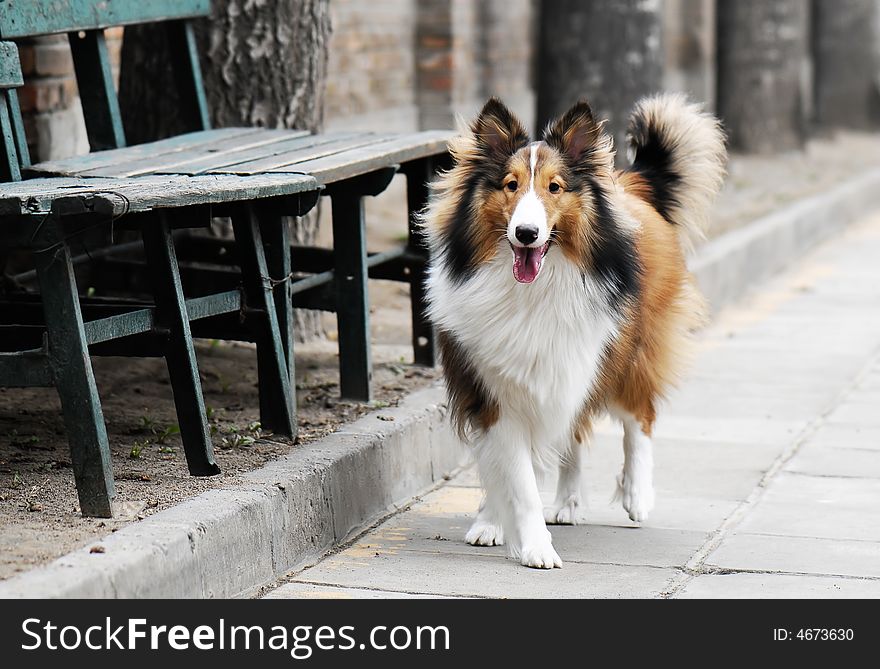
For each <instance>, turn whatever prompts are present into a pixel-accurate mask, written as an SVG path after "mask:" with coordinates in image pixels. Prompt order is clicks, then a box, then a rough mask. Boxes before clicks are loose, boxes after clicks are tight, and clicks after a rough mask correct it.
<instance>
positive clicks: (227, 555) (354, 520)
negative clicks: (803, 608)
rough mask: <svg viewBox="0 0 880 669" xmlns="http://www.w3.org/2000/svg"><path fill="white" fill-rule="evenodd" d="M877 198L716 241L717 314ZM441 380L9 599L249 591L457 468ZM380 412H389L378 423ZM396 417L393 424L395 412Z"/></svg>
mask: <svg viewBox="0 0 880 669" xmlns="http://www.w3.org/2000/svg"><path fill="white" fill-rule="evenodd" d="M878 206H880V169H878V170H873V171H871V172H868V173H866V174H864V175H861V176H860V177H858V178H856V179H853V180H851V181H848V182H846V183H844V184H841V185H839V186H837V187H835V188H833V189H831V190H829V191H826V192H825V193H821V194H819V195H815V196H812V197H809V198H806V199H804V200H800V201H798V202H795V203H794V204H791V205H788V206H786V207H784V208H782V209H781V210H779V211H777V212H774V213H773V214H771V215H769V216H766V217H764V218H761V219H759V220H757V221H755V222H753V223H751V224H750V225H748V226H747V227H745V228H741V229H739V230H735V231H733V232H731V233H729V234H727V235H724V236H723V237H720V238H718V239H716V240H713V241H712V242H710V243H708V244H706V245H705V246H704V247H702V248H701V249H700V252H699V253H698V255H697V256H695V258H694V259H693V261H692V262H691V269H692V271H693V272H694V273H695V275H696V277H697V281H698V283H699V285H700V287H701V289H702V290H703V292H704V293H705V295H706V297H707V298H708V299H709V301H710V302H711V304H712V308H713V311H717V310H718V309H720V308H721V307H723V306H725V305H727V304H730V303H731V302H733V301H734V300H736V299H737V298H738V297H740V296H741V295H742V294H743V293H745V292H746V290H747V289H748V288H749V287H750V286H752V285H753V284H755V283H756V282H758V281H760V280H762V279H764V278H767V277H768V276H770V275H772V274H774V273H776V272H778V271H780V270H781V269H783V268H784V267H785V266H786V265H787V264H788V263H790V262H792V261H793V260H796V259H797V258H799V257H800V256H802V255H803V254H804V253H805V252H806V251H807V250H809V249H810V248H811V247H813V246H815V245H816V244H818V243H819V242H820V241H822V240H823V239H826V238H828V237H830V236H831V235H833V234H834V233H835V232H838V231H840V230H841V229H843V228H844V227H845V226H846V225H848V224H849V223H851V222H853V221H854V220H855V219H856V218H858V217H859V216H860V215H861V214H863V213H864V212H866V211H868V210H870V209H872V208H875V207H878ZM443 401H444V393H443V389H442V388H441V387H437V386H435V387H431V388H427V389H425V390H422V391H419V392H417V393H414V394H413V395H411V396H410V397H408V398H406V399H405V400H404V401H403V402H401V404H400V406H399V407H395V408H388V409H382V410H381V411H379V412H375V413H372V414H370V415H368V416H365V417H363V418H361V419H360V420H358V421H357V422H355V423H353V424H352V425H350V426H347V427H346V428H345V429H344V430H343V431H341V432H337V433H335V434H332V435H330V436H329V437H327V438H325V439H322V440H321V441H319V442H316V443H314V444H309V445H307V446H304V447H301V448H297V449H296V450H295V451H294V452H293V453H291V454H289V455H287V456H285V457H283V458H280V459H279V460H277V461H275V462H272V463H270V464H268V465H266V466H265V467H263V468H262V469H259V470H256V471H254V472H251V473H249V474H247V475H245V476H244V480H245V483H244V484H243V485H241V486H238V487H236V488H234V489H219V490H211V491H209V492H206V493H203V494H201V495H199V496H198V497H195V498H193V499H191V500H189V501H187V502H184V503H182V504H179V505H177V506H175V507H173V508H171V509H167V510H166V511H163V512H161V513H158V514H156V515H155V516H151V517H150V518H147V519H146V520H144V521H141V522H139V523H134V524H132V525H129V526H128V527H125V528H123V529H122V530H120V531H119V532H116V533H115V534H112V535H110V536H109V537H106V538H105V539H103V540H102V541H101V542H100V543H101V545H102V546H104V548H105V552H104V553H89V550H88V548H84V549H82V550H78V551H74V552H72V553H70V554H68V555H65V556H64V557H61V558H59V559H58V560H56V561H54V562H52V563H51V564H49V565H46V566H43V567H38V568H36V569H33V570H31V571H29V572H25V573H24V574H21V575H18V576H16V577H14V578H11V579H9V580H7V581H3V582H0V597H2V598H11V597H191V598H192V597H240V596H247V595H250V594H252V593H254V592H255V591H256V590H257V589H258V588H259V587H260V586H262V585H264V584H267V583H269V582H271V581H273V580H275V579H276V578H278V577H279V576H281V575H283V574H285V573H286V572H288V571H291V570H293V569H296V568H297V567H300V566H305V565H306V564H309V563H311V562H314V561H316V560H318V559H319V558H320V557H321V556H322V555H323V554H325V553H326V552H327V551H328V550H330V549H332V548H333V547H334V546H337V545H339V544H340V543H342V542H344V541H345V540H346V539H348V538H349V537H351V536H352V535H353V534H354V533H355V532H357V531H358V530H360V529H362V528H364V527H365V526H367V525H368V524H370V523H371V522H373V521H375V520H376V519H377V518H379V517H381V516H382V515H384V514H385V513H387V512H388V511H389V510H392V509H394V508H395V506H397V505H400V504H403V503H405V502H407V501H408V500H410V499H411V498H412V497H413V496H415V495H417V494H419V493H420V492H422V491H423V490H425V489H427V488H428V487H430V486H432V485H433V484H435V483H437V482H438V481H440V480H441V479H442V478H444V476H445V475H447V474H449V473H451V472H452V471H454V470H455V469H456V468H458V467H459V466H460V465H461V463H462V462H463V461H464V458H465V455H466V454H465V451H464V449H463V447H462V446H461V444H460V442H459V441H458V439H457V437H456V436H455V435H454V434H453V432H452V431H451V430H450V429H449V427H448V425H447V424H446V423H445V421H444V414H445V411H444V408H443ZM379 416H382V417H383V418H385V419H386V420H382V419H380V418H379ZM389 417H393V419H394V420H393V421H390V420H387V418H389Z"/></svg>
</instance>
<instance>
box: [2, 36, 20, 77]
mask: <svg viewBox="0 0 880 669" xmlns="http://www.w3.org/2000/svg"><path fill="white" fill-rule="evenodd" d="M23 85H24V79H23V78H22V76H21V64H20V63H19V61H18V47H17V46H15V43H13V42H0V88H18V87H19V86H23Z"/></svg>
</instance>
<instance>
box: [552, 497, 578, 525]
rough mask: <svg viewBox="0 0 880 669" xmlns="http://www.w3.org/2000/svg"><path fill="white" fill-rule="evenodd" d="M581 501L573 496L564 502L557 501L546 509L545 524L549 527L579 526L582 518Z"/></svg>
mask: <svg viewBox="0 0 880 669" xmlns="http://www.w3.org/2000/svg"><path fill="white" fill-rule="evenodd" d="M581 506H582V505H581V499H580V497H578V496H576V495H572V496H571V497H569V498H568V499H566V500H564V501H561V502H560V501H559V500H556V501H555V502H554V503H553V504H552V505H551V506H546V507H544V522H546V523H547V524H548V525H577V524H578V523H579V522H581V521H582V520H583V518H581Z"/></svg>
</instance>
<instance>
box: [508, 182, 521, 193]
mask: <svg viewBox="0 0 880 669" xmlns="http://www.w3.org/2000/svg"><path fill="white" fill-rule="evenodd" d="M517 188H519V184H518V183H516V181H508V182H507V190H509V191H510V192H511V193H512V192H514V191H515V190H516V189H517Z"/></svg>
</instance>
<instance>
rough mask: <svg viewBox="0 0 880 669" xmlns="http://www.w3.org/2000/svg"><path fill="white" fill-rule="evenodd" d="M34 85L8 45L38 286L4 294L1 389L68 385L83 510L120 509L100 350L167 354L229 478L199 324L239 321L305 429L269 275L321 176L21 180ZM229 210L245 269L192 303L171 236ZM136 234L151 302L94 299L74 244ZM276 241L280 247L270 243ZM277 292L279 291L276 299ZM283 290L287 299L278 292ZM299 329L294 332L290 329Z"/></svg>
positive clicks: (1, 213) (10, 183) (280, 428)
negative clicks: (210, 408)
mask: <svg viewBox="0 0 880 669" xmlns="http://www.w3.org/2000/svg"><path fill="white" fill-rule="evenodd" d="M21 83H22V78H21V69H20V67H19V63H18V54H17V50H16V48H15V45H13V44H11V43H8V42H0V92H2V104H0V130H2V140H3V149H4V151H3V155H4V161H3V165H2V168H0V169H2V172H0V174H2V180H3V181H5V182H6V183H2V184H0V253H3V252H8V251H9V250H11V249H19V248H21V249H28V250H29V251H31V252H32V254H33V258H34V265H35V270H34V272H33V273H34V275H35V278H36V279H37V282H38V285H39V293H38V294H33V293H28V292H12V293H8V294H4V295H0V385H4V386H7V387H30V386H55V387H56V388H57V389H58V393H59V396H60V398H61V404H62V411H63V413H64V419H65V425H66V429H67V434H68V440H69V443H70V450H71V464H72V468H73V471H74V476H75V479H76V484H77V492H78V495H79V500H80V507H81V510H82V512H83V514H84V515H89V516H103V517H106V516H109V515H111V514H112V500H113V497H114V483H113V475H112V470H111V467H110V456H109V447H108V443H107V433H106V428H105V425H104V420H103V414H102V410H101V404H100V399H99V396H98V392H97V388H96V386H95V379H94V375H93V373H92V368H91V363H90V354H92V355H151V356H156V355H158V356H164V357H165V358H166V361H167V366H168V371H169V376H170V379H171V384H172V389H173V392H174V400H175V405H176V408H177V412H178V422H179V425H180V429H181V438H182V441H183V445H184V450H185V454H186V459H187V464H188V467H189V471H190V473H191V474H193V475H197V476H207V475H213V474H217V473H219V469H218V467H217V464H216V462H215V461H214V456H213V449H212V444H211V437H210V430H209V427H208V424H207V420H206V412H205V405H204V400H203V397H202V389H201V383H200V380H199V374H198V367H197V364H196V358H195V352H194V350H193V342H192V336H191V331H190V326H191V322H192V323H193V324H196V323H204V322H206V321H207V322H210V321H211V320H212V319H217V318H224V317H226V316H228V315H232V316H233V322H234V323H235V327H234V328H232V329H228V328H227V334H228V336H229V338H236V339H249V340H253V341H256V342H257V350H258V366H259V375H260V395H261V397H262V398H264V399H265V401H264V402H261V405H262V404H265V406H266V411H263V412H261V420H262V421H263V422H264V424H265V425H266V428H267V429H269V430H273V431H276V432H280V433H283V434H288V435H293V434H294V433H295V426H296V416H295V401H294V393H293V388H292V387H291V377H290V362H291V360H292V358H291V355H292V354H291V352H290V350H289V347H288V342H287V341H286V340H285V338H284V337H283V336H282V327H281V325H280V320H281V319H280V318H279V315H278V310H276V304H280V305H281V307H282V308H281V310H280V311H282V312H283V313H289V312H290V304H289V299H288V296H287V294H286V293H285V292H283V291H276V290H275V289H274V287H273V286H272V285H271V284H270V283H267V281H266V280H265V279H266V277H268V276H270V275H278V274H280V273H282V272H284V271H285V270H286V268H287V264H288V261H287V258H289V243H288V240H287V237H286V226H285V225H282V224H281V215H282V214H283V215H301V214H303V213H305V212H307V211H308V210H309V209H310V208H311V207H312V206H313V205H314V203H315V202H316V200H317V196H318V191H319V188H320V186H319V184H318V182H317V181H316V180H315V179H314V178H313V177H310V176H307V175H296V174H259V175H253V176H248V177H240V176H232V175H201V176H196V177H184V176H180V175H166V176H159V175H157V176H150V177H144V178H138V179H120V178H103V177H97V178H80V177H57V178H35V179H29V180H26V181H20V180H19V177H20V174H19V168H20V166H21V165H25V166H26V165H28V163H29V160H28V153H27V145H26V143H25V142H24V135H23V130H22V124H21V117H20V115H19V113H18V107H17V104H16V103H17V100H16V95H15V87H16V86H20V85H21ZM215 214H216V215H229V216H231V217H232V220H233V226H234V229H235V240H234V241H233V242H230V243H231V244H234V246H235V249H236V253H237V256H238V257H239V265H240V267H241V271H240V272H238V271H237V272H236V276H237V280H236V285H235V286H234V287H232V288H231V289H228V290H223V291H221V292H217V291H216V289H215V290H213V291H209V292H206V293H205V294H203V295H201V296H199V297H197V298H191V299H186V298H185V297H184V294H183V290H182V282H181V278H180V272H179V266H178V262H177V258H176V250H175V246H174V241H173V237H172V232H173V230H174V229H177V228H190V227H193V226H206V225H209V224H210V220H211V216H212V215H215ZM122 229H133V230H137V231H138V232H139V233H140V235H141V237H142V246H143V250H144V256H145V259H146V263H145V272H144V274H145V277H146V279H147V280H148V282H149V291H150V292H151V298H152V299H151V300H149V301H148V302H144V303H139V302H137V301H132V300H118V299H117V300H107V299H104V300H102V299H95V298H83V297H81V296H80V295H79V291H78V290H77V284H76V277H75V275H74V268H73V263H72V259H71V251H70V243H71V242H72V241H75V240H76V239H78V238H79V237H80V236H82V235H83V234H86V233H91V234H93V236H94V233H95V232H101V231H103V232H105V233H107V234H109V235H112V234H113V232H114V231H119V230H122ZM264 237H265V238H266V241H267V243H265V244H264ZM276 293H278V294H277V295H276ZM276 297H277V298H278V299H275V298H276ZM285 332H286V331H285Z"/></svg>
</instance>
